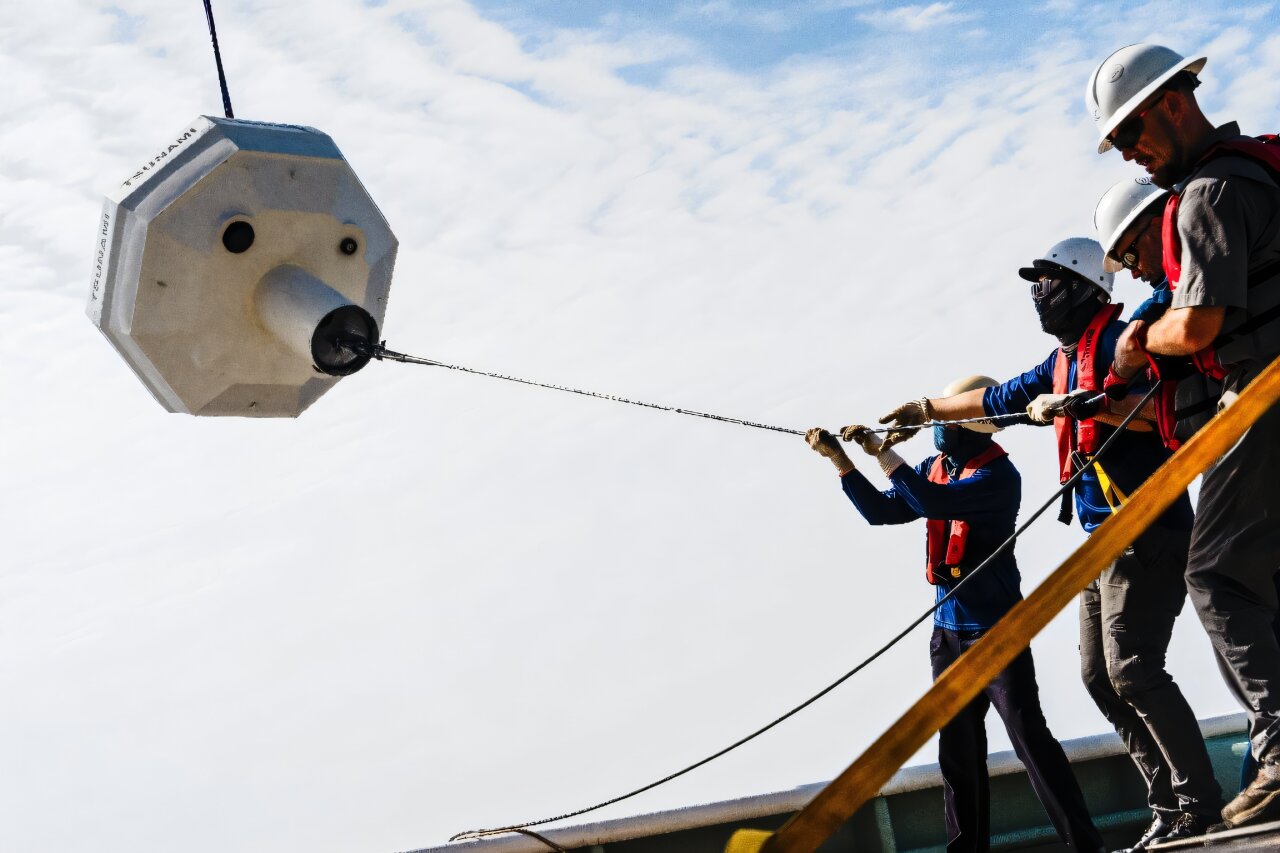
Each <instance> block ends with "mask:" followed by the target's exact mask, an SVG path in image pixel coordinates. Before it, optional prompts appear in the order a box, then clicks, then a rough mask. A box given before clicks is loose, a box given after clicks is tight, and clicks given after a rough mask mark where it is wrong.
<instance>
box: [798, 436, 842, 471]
mask: <svg viewBox="0 0 1280 853" xmlns="http://www.w3.org/2000/svg"><path fill="white" fill-rule="evenodd" d="M804 440H805V441H807V442H808V443H809V446H810V447H812V448H813V449H814V451H816V452H817V453H818V454H820V455H822V456H825V457H827V458H828V459H830V460H831V463H832V464H833V465H835V466H836V469H837V470H838V471H840V472H841V473H844V472H846V471H849V470H850V469H852V468H853V462H852V461H850V459H849V456H848V454H847V453H845V452H844V448H843V447H841V446H840V444H839V443H838V442H837V441H836V437H835V436H834V435H832V434H831V433H829V432H827V431H826V430H825V429H822V428H821V427H814V428H813V429H811V430H809V431H808V432H806V433H805V434H804Z"/></svg>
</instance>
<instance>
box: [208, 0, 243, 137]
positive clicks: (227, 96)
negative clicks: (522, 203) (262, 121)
mask: <svg viewBox="0 0 1280 853" xmlns="http://www.w3.org/2000/svg"><path fill="white" fill-rule="evenodd" d="M212 2H213V0H204V16H205V17H206V18H208V19H209V38H211V39H213V61H214V62H215V63H217V65H218V85H219V86H221V87H222V109H223V112H225V113H226V114H227V118H235V117H236V116H235V113H233V112H232V111H231V93H230V92H228V91H227V75H226V74H225V73H223V70H222V51H220V50H218V30H217V28H216V27H214V25H213V5H212Z"/></svg>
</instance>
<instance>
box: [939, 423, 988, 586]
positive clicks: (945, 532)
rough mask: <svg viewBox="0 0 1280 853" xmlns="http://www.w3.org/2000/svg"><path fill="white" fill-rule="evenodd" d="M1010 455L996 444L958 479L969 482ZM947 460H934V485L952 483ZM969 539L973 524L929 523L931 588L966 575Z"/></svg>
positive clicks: (967, 466)
mask: <svg viewBox="0 0 1280 853" xmlns="http://www.w3.org/2000/svg"><path fill="white" fill-rule="evenodd" d="M1008 455H1009V454H1007V453H1005V451H1004V448H1003V447H1001V446H1000V445H998V444H996V443H995V442H994V441H993V442H992V443H991V446H990V447H988V448H987V449H986V450H984V451H982V452H981V453H979V454H978V455H977V456H975V457H973V458H972V459H970V460H969V461H968V462H966V463H964V467H963V468H961V469H960V476H959V477H957V478H956V479H957V480H965V479H968V478H969V477H972V476H973V474H974V472H975V471H977V470H978V469H979V468H982V467H984V466H986V465H989V464H991V463H992V462H994V461H996V460H997V459H1000V458H1002V457H1005V456H1008ZM943 458H944V455H943V454H941V453H939V454H938V455H937V457H935V458H934V460H933V465H932V466H931V467H930V468H929V482H930V483H938V484H940V485H944V486H945V485H946V484H947V483H949V482H951V481H950V480H949V479H948V477H947V470H946V468H945V467H944V466H943V462H942V460H943ZM968 539H969V522H967V521H944V520H943V519H941V518H931V519H929V520H928V522H927V524H926V526H925V566H924V577H925V580H927V581H928V582H929V583H931V584H938V583H942V582H943V581H944V580H946V579H948V578H950V579H952V580H955V579H958V578H959V577H960V576H961V575H962V574H963V571H962V570H961V568H960V561H961V560H962V559H963V558H964V546H965V542H967V541H968ZM944 569H945V570H946V571H945V572H944V571H943V570H944Z"/></svg>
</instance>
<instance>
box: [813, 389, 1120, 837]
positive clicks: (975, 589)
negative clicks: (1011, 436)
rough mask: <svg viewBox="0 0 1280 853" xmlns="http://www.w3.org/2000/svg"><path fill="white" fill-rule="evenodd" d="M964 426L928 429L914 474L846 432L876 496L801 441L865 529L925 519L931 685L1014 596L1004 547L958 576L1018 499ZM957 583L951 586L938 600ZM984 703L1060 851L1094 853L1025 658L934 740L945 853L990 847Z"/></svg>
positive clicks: (816, 445)
mask: <svg viewBox="0 0 1280 853" xmlns="http://www.w3.org/2000/svg"><path fill="white" fill-rule="evenodd" d="M994 384H995V382H994V380H991V379H988V378H986V377H971V378H969V379H966V380H961V382H960V383H957V385H955V386H953V387H955V388H958V389H967V388H971V387H985V386H988V385H994ZM973 426H975V427H977V429H972V428H971V429H962V428H959V427H955V426H950V427H938V428H936V431H935V439H934V443H935V445H936V446H937V448H938V450H939V454H938V455H937V456H931V457H929V458H927V459H925V460H924V461H923V462H921V463H920V464H919V465H917V466H916V467H915V468H912V467H911V466H909V465H907V464H906V462H904V461H903V459H902V457H900V456H899V455H898V454H897V453H895V452H894V451H893V450H892V449H885V450H884V451H883V452H881V451H880V441H879V439H878V438H876V437H875V436H874V435H872V434H871V433H869V432H866V431H865V430H864V428H862V427H846V428H845V430H844V434H845V435H846V437H847V438H848V439H850V440H853V441H856V442H858V443H859V445H861V446H862V448H863V449H864V450H865V451H866V452H867V453H869V454H871V455H873V456H875V457H876V458H877V461H878V462H879V463H880V467H881V468H882V469H883V470H884V472H885V474H886V475H887V476H888V477H889V480H890V482H891V484H892V485H891V488H889V489H888V490H887V491H881V490H879V489H878V488H876V487H875V486H873V485H872V484H871V483H870V482H869V481H868V480H867V478H866V477H864V476H863V475H862V473H861V472H859V471H858V470H857V469H856V468H855V467H854V465H853V462H852V461H851V460H850V459H849V457H848V455H847V454H846V453H845V452H844V450H843V449H842V448H841V447H840V445H839V443H838V442H837V441H836V440H835V438H834V437H833V436H832V435H831V434H830V433H828V432H826V431H825V430H820V429H813V430H810V431H809V432H808V433H807V435H806V439H807V441H808V442H809V445H810V446H811V447H813V449H814V450H816V451H817V452H818V453H820V454H822V455H823V456H826V457H827V458H829V459H830V460H831V461H832V463H833V464H834V465H835V466H836V468H837V469H838V470H839V472H840V484H841V486H842V487H843V489H844V493H845V494H846V495H847V496H848V497H849V500H850V501H852V502H853V505H854V506H855V507H856V508H857V510H858V512H860V513H861V514H862V516H863V517H864V518H865V519H866V520H867V521H868V522H870V523H871V524H875V525H879V524H905V523H907V522H911V521H915V520H916V519H921V518H923V519H926V548H925V551H926V568H925V577H926V580H928V581H929V582H930V583H932V584H934V585H935V587H936V596H937V598H936V600H937V601H938V607H937V610H935V612H934V621H933V625H934V627H933V636H932V638H931V640H930V645H929V656H930V659H931V661H932V664H933V677H934V678H935V679H936V678H937V677H938V676H940V675H941V674H942V672H943V671H944V670H945V669H946V668H947V667H948V666H950V665H951V664H952V663H953V662H954V661H955V660H956V658H957V657H959V655H960V654H962V653H963V652H965V651H966V650H967V649H969V648H970V647H971V646H972V645H973V644H974V643H976V642H977V641H978V640H979V639H980V638H981V637H982V636H983V634H984V633H986V631H987V630H988V629H989V628H991V627H992V626H993V625H994V624H995V623H996V622H997V621H998V620H999V619H1000V617H1001V616H1003V615H1004V614H1005V613H1006V612H1008V610H1009V608H1011V607H1013V605H1014V604H1016V603H1017V602H1018V601H1020V600H1021V599H1022V592H1021V589H1020V587H1019V583H1020V576H1019V574H1018V565H1017V562H1016V561H1015V560H1014V556H1013V549H1012V548H1009V549H1006V550H1005V551H1003V552H1001V553H1000V554H999V555H998V556H996V557H995V558H994V559H992V560H991V563H990V564H989V565H988V566H986V567H985V568H984V569H983V570H982V571H981V572H977V573H973V574H972V575H970V573H971V572H972V571H973V569H974V568H975V567H977V566H978V565H980V564H982V563H983V562H984V561H985V560H987V558H988V557H991V556H992V555H993V554H995V553H996V551H997V550H998V549H999V546H1000V544H1001V543H1002V542H1004V541H1005V540H1006V539H1008V538H1009V536H1010V535H1011V534H1012V533H1013V530H1014V524H1015V521H1016V519H1017V515H1018V505H1019V503H1020V501H1021V496H1022V479H1021V476H1020V475H1019V474H1018V469H1017V468H1015V467H1014V466H1013V463H1012V462H1010V461H1009V457H1008V455H1007V454H1006V453H1005V452H1004V450H1002V449H1001V448H1000V446H999V445H998V444H996V443H995V442H994V441H993V440H992V438H991V436H990V434H989V432H994V429H995V428H994V427H991V426H990V425H988V424H977V425H973ZM961 581H964V584H963V586H962V587H960V588H959V589H958V590H957V591H956V593H955V595H953V596H951V597H948V594H949V593H950V592H951V591H952V590H953V589H956V588H957V586H958V585H959V584H960V583H961ZM992 705H994V706H995V708H996V711H997V713H999V715H1000V718H1001V719H1002V720H1003V721H1004V724H1005V729H1006V731H1007V732H1008V733H1009V739H1010V741H1012V743H1013V748H1014V750H1015V751H1016V752H1017V755H1018V758H1020V759H1021V760H1022V763H1023V764H1024V765H1025V766H1026V768H1027V777H1028V779H1030V781H1031V786H1032V788H1033V789H1034V790H1035V792H1036V795H1037V796H1038V797H1039V798H1040V802H1041V804H1042V805H1043V806H1044V808H1045V811H1046V812H1047V813H1048V815H1049V819H1050V821H1051V822H1052V823H1053V826H1054V828H1055V829H1057V831H1058V834H1059V836H1060V837H1061V838H1062V840H1063V841H1064V842H1065V843H1066V844H1067V845H1068V847H1069V848H1070V849H1071V850H1080V851H1089V853H1096V851H1100V850H1103V849H1104V848H1103V846H1102V837H1101V836H1100V835H1099V834H1098V831H1097V829H1096V828H1095V827H1094V825H1093V822H1092V821H1091V820H1090V818H1089V812H1088V808H1087V807H1086V806H1085V802H1084V796H1083V795H1082V794H1081V792H1080V787H1079V785H1078V784H1077V783H1076V779H1075V776H1074V775H1073V774H1072V772H1071V765H1070V763H1069V762H1068V761H1067V757H1066V755H1065V753H1063V751H1062V746H1061V745H1060V744H1059V743H1058V741H1057V740H1055V739H1054V737H1053V735H1052V733H1051V732H1050V731H1049V726H1048V724H1047V723H1046V722H1045V718H1044V713H1043V711H1042V710H1041V708H1040V691H1039V688H1038V687H1037V685H1036V676H1035V664H1034V662H1033V661H1032V657H1031V650H1030V649H1026V650H1024V651H1023V652H1022V654H1021V655H1019V656H1018V657H1017V658H1016V659H1015V660H1014V661H1013V663H1011V664H1010V665H1009V667H1008V668H1007V669H1005V670H1004V671H1003V672H1001V673H1000V674H999V675H997V676H996V677H995V678H994V679H993V680H992V681H991V683H990V684H988V685H987V686H986V688H985V689H984V690H983V692H982V693H981V694H979V696H978V697H977V698H976V699H974V701H973V702H972V703H970V704H969V706H968V707H966V708H965V709H964V710H963V711H961V712H960V713H959V714H957V715H956V717H955V718H954V719H953V720H952V721H951V722H949V723H948V724H947V725H946V726H944V727H943V728H942V730H941V732H939V736H938V765H939V768H940V769H941V771H942V780H943V798H944V810H945V815H946V824H947V851H948V853H979V851H982V853H985V851H987V850H988V849H989V848H990V834H991V832H990V829H991V802H990V790H989V785H988V779H987V763H986V759H987V735H986V726H985V723H984V719H985V717H986V714H987V709H988V708H989V707H990V706H992Z"/></svg>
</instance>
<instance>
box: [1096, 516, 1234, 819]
mask: <svg viewBox="0 0 1280 853" xmlns="http://www.w3.org/2000/svg"><path fill="white" fill-rule="evenodd" d="M1190 540H1191V533H1190V531H1179V530H1167V529H1165V528H1163V527H1150V528H1148V529H1147V531H1146V532H1145V533H1143V534H1142V536H1140V537H1138V540H1137V541H1136V542H1134V543H1133V545H1132V546H1131V547H1130V548H1129V549H1127V550H1126V551H1125V552H1124V553H1123V554H1121V555H1120V557H1119V558H1118V559H1117V560H1116V561H1115V562H1114V563H1112V564H1111V565H1110V566H1108V567H1107V568H1105V569H1104V570H1103V571H1102V576H1101V577H1100V578H1098V579H1097V580H1095V581H1094V582H1093V583H1091V584H1089V586H1088V587H1087V588H1086V589H1085V590H1084V592H1082V593H1081V594H1080V675H1081V677H1082V678H1083V679H1084V686H1085V689H1087V690H1088V691H1089V695H1090V696H1091V697H1092V698H1093V701H1094V703H1095V704H1096V705H1097V706H1098V710H1099V711H1101V712H1102V715H1103V716H1104V717H1106V718H1107V721H1108V722H1110V723H1111V725H1112V726H1114V727H1115V730H1116V734H1118V735H1120V740H1121V741H1123V743H1124V745H1125V749H1127V750H1128V751H1129V757H1130V758H1132V759H1133V763H1134V764H1136V765H1137V767H1138V772H1139V773H1141V774H1142V778H1143V781H1145V782H1146V783H1147V803H1148V805H1150V806H1151V810H1152V811H1154V812H1155V813H1156V814H1158V815H1160V816H1161V817H1163V818H1164V819H1165V820H1169V821H1172V820H1173V818H1174V817H1176V816H1177V814H1178V813H1179V812H1189V813H1191V814H1195V815H1199V816H1203V817H1212V818H1214V819H1215V820H1216V819H1217V816H1218V813H1219V811H1220V810H1221V808H1222V789H1221V788H1220V787H1219V785H1218V780H1217V778H1216V777H1215V776H1214V775H1213V764H1212V762H1210V760H1209V751H1208V750H1207V749H1206V748H1205V745H1204V740H1203V739H1202V738H1201V736H1200V724H1199V723H1197V722H1196V715H1195V712H1194V711H1192V710H1191V706H1190V705H1188V704H1187V700H1186V699H1185V698H1184V697H1183V695H1182V691H1181V690H1180V689H1179V688H1178V685H1177V684H1175V683H1174V681H1173V677H1172V676H1170V675H1169V673H1168V672H1166V671H1165V668H1164V666H1165V652H1166V651H1168V649H1169V638H1170V637H1171V636H1172V635H1173V622H1174V620H1175V619H1176V618H1177V616H1178V614H1179V613H1180V612H1182V604H1183V602H1184V601H1185V600H1186V597H1187V583H1186V579H1185V577H1184V573H1185V571H1186V566H1187V548H1188V545H1189V543H1190Z"/></svg>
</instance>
